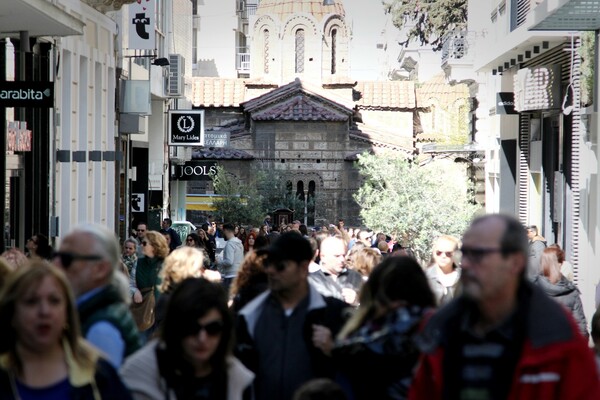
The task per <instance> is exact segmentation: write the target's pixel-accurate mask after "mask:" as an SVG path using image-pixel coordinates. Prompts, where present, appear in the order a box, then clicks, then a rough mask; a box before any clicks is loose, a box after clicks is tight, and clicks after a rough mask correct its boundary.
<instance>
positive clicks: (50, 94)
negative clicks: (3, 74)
mask: <svg viewBox="0 0 600 400" xmlns="http://www.w3.org/2000/svg"><path fill="white" fill-rule="evenodd" d="M0 107H27V108H30V107H33V108H36V107H37V108H52V107H54V82H35V81H27V82H22V81H17V82H15V81H6V82H0Z"/></svg>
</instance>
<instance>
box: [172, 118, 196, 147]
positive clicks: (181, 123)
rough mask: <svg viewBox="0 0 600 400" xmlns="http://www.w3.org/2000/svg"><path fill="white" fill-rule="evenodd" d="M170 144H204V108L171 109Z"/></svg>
mask: <svg viewBox="0 0 600 400" xmlns="http://www.w3.org/2000/svg"><path fill="white" fill-rule="evenodd" d="M169 145H170V146H203V145H204V110H173V111H169Z"/></svg>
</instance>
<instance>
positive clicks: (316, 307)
mask: <svg viewBox="0 0 600 400" xmlns="http://www.w3.org/2000/svg"><path fill="white" fill-rule="evenodd" d="M309 287H310V295H309V296H310V300H311V301H310V302H309V306H308V312H307V315H306V319H305V322H304V328H303V332H302V336H303V338H304V341H305V343H306V346H307V348H308V349H309V352H310V358H311V365H312V370H313V371H314V374H315V376H317V377H330V378H331V377H333V375H334V368H333V364H332V362H331V358H330V357H328V356H326V355H325V354H323V352H322V351H321V350H320V349H318V348H316V347H315V346H314V345H313V342H312V333H313V328H312V326H313V324H317V325H324V326H326V327H328V328H329V329H330V330H331V332H332V334H333V336H334V337H335V335H337V333H338V332H339V331H340V329H341V328H342V326H343V324H344V322H345V321H344V317H345V315H344V310H346V309H347V307H348V305H347V304H346V303H344V302H343V301H340V300H337V299H334V298H331V297H323V296H321V295H320V294H319V293H318V292H317V291H316V289H314V288H312V287H311V286H310V285H309ZM270 295H271V292H270V291H266V292H265V293H263V294H261V295H259V296H258V297H257V298H255V299H254V300H252V301H251V302H250V303H248V304H247V305H246V307H244V308H242V310H241V311H240V312H239V313H238V316H237V320H236V336H235V337H236V339H237V340H236V345H235V348H234V354H235V356H236V357H237V358H238V359H239V360H240V361H242V363H243V364H244V365H245V366H246V367H247V368H248V369H250V370H251V371H253V372H255V373H256V372H257V371H258V355H257V353H256V347H255V345H254V340H255V339H254V328H255V326H256V323H257V321H258V319H259V317H260V315H261V313H262V311H263V309H264V305H265V302H266V301H267V299H268V297H269V296H270ZM289 362H293V360H290V361H289Z"/></svg>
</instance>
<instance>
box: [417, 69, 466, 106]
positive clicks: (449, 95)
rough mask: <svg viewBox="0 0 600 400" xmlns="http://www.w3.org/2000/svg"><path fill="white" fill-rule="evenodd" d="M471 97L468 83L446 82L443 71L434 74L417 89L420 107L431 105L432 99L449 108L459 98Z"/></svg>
mask: <svg viewBox="0 0 600 400" xmlns="http://www.w3.org/2000/svg"><path fill="white" fill-rule="evenodd" d="M469 97H470V94H469V88H468V87H467V85H465V84H463V83H459V84H455V85H451V84H449V83H447V82H446V78H445V76H444V74H443V73H441V74H438V75H436V76H434V77H433V78H431V79H430V80H429V81H427V82H425V83H423V85H422V86H421V87H420V88H418V89H417V101H418V104H419V107H429V106H430V105H431V102H432V100H437V103H438V104H439V105H441V106H442V107H443V108H446V109H448V108H449V107H450V106H452V105H453V104H454V103H456V101H457V100H463V99H468V98H469Z"/></svg>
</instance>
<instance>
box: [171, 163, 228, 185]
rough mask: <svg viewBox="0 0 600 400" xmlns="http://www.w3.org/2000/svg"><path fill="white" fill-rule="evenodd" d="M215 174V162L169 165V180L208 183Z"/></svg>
mask: <svg viewBox="0 0 600 400" xmlns="http://www.w3.org/2000/svg"><path fill="white" fill-rule="evenodd" d="M216 173H217V163H216V162H215V161H188V162H186V163H185V164H183V165H171V180H174V181H210V180H212V177H213V176H214V175H215V174H216Z"/></svg>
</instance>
